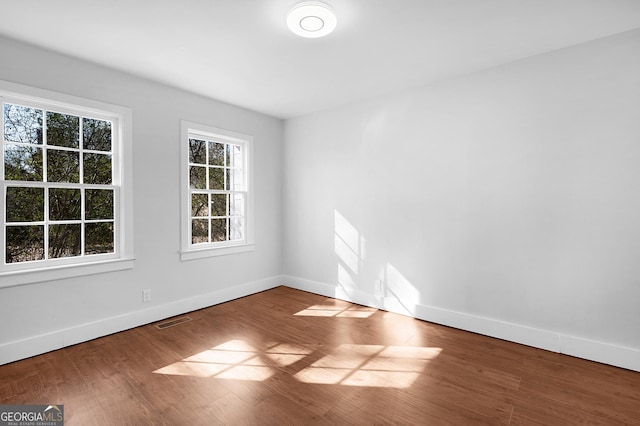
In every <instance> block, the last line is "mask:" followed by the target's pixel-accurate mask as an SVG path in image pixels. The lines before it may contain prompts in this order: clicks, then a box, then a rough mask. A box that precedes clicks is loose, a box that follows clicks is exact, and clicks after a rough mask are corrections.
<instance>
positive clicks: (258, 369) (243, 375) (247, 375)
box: [154, 340, 313, 381]
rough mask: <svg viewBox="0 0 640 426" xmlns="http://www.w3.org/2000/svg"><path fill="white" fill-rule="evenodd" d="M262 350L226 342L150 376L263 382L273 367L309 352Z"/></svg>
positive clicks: (273, 346) (277, 346) (285, 347)
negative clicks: (165, 375)
mask: <svg viewBox="0 0 640 426" xmlns="http://www.w3.org/2000/svg"><path fill="white" fill-rule="evenodd" d="M264 346H265V347H264V348H261V349H256V348H254V347H253V346H252V345H250V344H249V343H248V342H245V341H243V340H230V341H228V342H225V343H223V344H221V345H218V346H216V347H214V348H211V349H207V350H204V351H202V352H200V353H197V354H195V355H192V356H190V357H187V358H184V359H183V360H181V361H178V362H174V363H173V364H170V365H168V366H166V367H163V368H160V369H158V370H156V371H154V373H157V374H168V375H177V376H194V377H215V378H218V379H236V380H252V381H263V380H266V379H268V378H269V377H271V376H273V374H274V373H275V369H274V368H275V367H286V366H288V365H291V364H294V363H296V362H298V361H300V360H302V359H304V358H305V357H306V356H308V355H309V354H310V353H312V352H313V348H309V347H305V346H302V345H293V344H284V343H268V344H266V345H264Z"/></svg>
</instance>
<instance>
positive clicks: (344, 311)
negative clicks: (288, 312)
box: [294, 302, 377, 318]
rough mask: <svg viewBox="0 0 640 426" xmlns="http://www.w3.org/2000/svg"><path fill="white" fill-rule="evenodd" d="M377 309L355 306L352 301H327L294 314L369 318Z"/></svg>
mask: <svg viewBox="0 0 640 426" xmlns="http://www.w3.org/2000/svg"><path fill="white" fill-rule="evenodd" d="M376 311H377V309H375V308H368V307H365V306H355V305H352V304H350V303H346V302H344V304H341V303H336V304H332V303H326V304H320V305H314V306H310V307H308V308H306V309H303V310H301V311H300V312H297V313H295V314H294V315H297V316H303V317H338V318H369V317H370V316H371V315H373V314H374V313H376Z"/></svg>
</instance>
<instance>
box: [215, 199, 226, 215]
mask: <svg viewBox="0 0 640 426" xmlns="http://www.w3.org/2000/svg"><path fill="white" fill-rule="evenodd" d="M226 215H227V194H212V195H211V216H226Z"/></svg>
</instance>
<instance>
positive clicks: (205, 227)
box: [191, 219, 209, 244]
mask: <svg viewBox="0 0 640 426" xmlns="http://www.w3.org/2000/svg"><path fill="white" fill-rule="evenodd" d="M208 242H209V221H208V220H207V219H194V220H192V221H191V243H192V244H199V243H208Z"/></svg>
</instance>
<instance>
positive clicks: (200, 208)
mask: <svg viewBox="0 0 640 426" xmlns="http://www.w3.org/2000/svg"><path fill="white" fill-rule="evenodd" d="M182 132H183V137H182V145H183V146H182V171H183V180H182V182H183V194H184V196H183V237H182V238H183V244H182V258H183V259H190V258H198V257H203V256H215V255H220V254H229V253H235V252H239V251H247V250H251V249H253V246H252V239H251V222H250V219H251V212H250V207H251V198H250V196H251V193H250V179H249V164H250V163H249V158H250V150H251V137H250V136H247V135H241V134H238V133H235V132H229V131H226V130H222V129H217V128H213V127H209V126H203V125H199V124H195V123H188V122H183V123H182Z"/></svg>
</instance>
